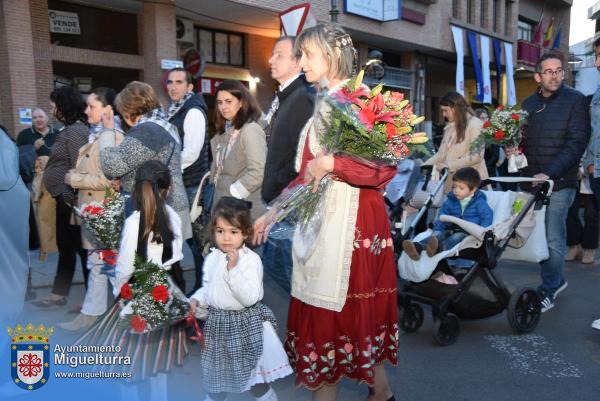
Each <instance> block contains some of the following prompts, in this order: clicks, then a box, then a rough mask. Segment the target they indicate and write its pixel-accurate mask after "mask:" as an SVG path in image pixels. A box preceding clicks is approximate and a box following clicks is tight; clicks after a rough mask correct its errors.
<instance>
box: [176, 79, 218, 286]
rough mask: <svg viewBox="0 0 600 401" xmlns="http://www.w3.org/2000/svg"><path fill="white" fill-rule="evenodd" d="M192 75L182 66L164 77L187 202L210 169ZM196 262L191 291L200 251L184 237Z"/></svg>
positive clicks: (198, 280) (200, 105)
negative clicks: (178, 146) (176, 133)
mask: <svg viewBox="0 0 600 401" xmlns="http://www.w3.org/2000/svg"><path fill="white" fill-rule="evenodd" d="M193 89H194V85H193V83H192V76H191V74H190V73H189V71H187V70H185V69H183V68H173V69H172V70H170V71H169V75H168V77H167V91H168V92H169V97H170V98H171V105H170V106H169V122H170V123H171V124H173V125H175V126H176V127H177V131H179V138H180V144H181V171H182V173H183V185H184V186H185V191H186V194H187V197H188V202H189V204H190V207H191V203H192V202H193V201H194V197H195V195H196V191H197V190H198V186H199V184H200V181H201V180H202V177H203V176H204V174H206V173H207V172H208V170H209V169H210V163H209V149H208V147H209V145H208V139H209V138H208V119H207V118H206V110H207V108H206V103H205V102H204V98H203V97H202V95H201V94H200V93H194V91H193ZM187 244H188V245H189V246H190V249H191V250H192V255H193V256H194V264H195V265H196V266H195V267H196V283H195V284H194V288H193V290H192V291H194V290H196V289H198V288H200V286H201V285H202V264H203V262H204V260H203V258H202V251H201V250H200V248H199V246H200V243H199V241H198V240H196V239H195V237H192V238H190V239H188V240H187Z"/></svg>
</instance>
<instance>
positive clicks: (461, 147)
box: [424, 92, 488, 193]
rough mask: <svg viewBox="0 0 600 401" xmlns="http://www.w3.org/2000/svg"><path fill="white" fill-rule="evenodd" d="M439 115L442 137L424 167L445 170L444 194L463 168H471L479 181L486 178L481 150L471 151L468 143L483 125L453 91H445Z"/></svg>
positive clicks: (450, 188) (479, 131) (486, 173)
mask: <svg viewBox="0 0 600 401" xmlns="http://www.w3.org/2000/svg"><path fill="white" fill-rule="evenodd" d="M440 108H441V110H442V115H443V116H444V118H446V120H448V124H446V127H445V128H444V137H443V139H442V143H441V144H440V148H439V149H438V151H437V153H436V154H434V155H433V156H431V157H430V158H429V159H428V160H427V161H426V162H425V163H424V164H425V165H432V166H435V168H436V170H437V171H438V172H441V171H442V170H443V169H445V168H447V169H448V179H447V180H446V183H445V185H444V192H445V193H448V192H450V191H451V190H452V177H453V176H454V173H456V171H458V170H460V169H461V168H463V167H473V168H474V169H475V170H477V172H478V173H479V176H480V177H481V179H482V180H485V179H486V178H488V171H487V167H486V166H485V159H484V156H483V155H484V149H481V150H477V151H474V150H472V149H471V144H472V143H473V142H474V141H475V139H477V137H479V135H481V128H482V126H483V122H482V121H481V120H480V119H478V118H477V117H476V116H475V112H474V111H473V109H471V106H469V104H468V103H467V101H466V100H465V98H464V97H463V96H462V95H461V94H460V93H457V92H448V93H446V94H445V95H444V96H443V97H442V99H441V100H440Z"/></svg>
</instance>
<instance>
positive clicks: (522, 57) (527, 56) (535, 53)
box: [517, 40, 540, 66]
mask: <svg viewBox="0 0 600 401" xmlns="http://www.w3.org/2000/svg"><path fill="white" fill-rule="evenodd" d="M538 58H540V45H536V44H535V43H531V42H528V41H526V40H519V41H517V63H521V64H526V65H531V66H533V65H535V63H536V61H537V60H538Z"/></svg>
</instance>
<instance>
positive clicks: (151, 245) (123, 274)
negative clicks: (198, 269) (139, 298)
mask: <svg viewBox="0 0 600 401" xmlns="http://www.w3.org/2000/svg"><path fill="white" fill-rule="evenodd" d="M166 209H167V215H168V217H169V223H170V224H171V230H172V231H173V243H172V247H173V255H172V257H171V259H169V260H167V261H166V262H165V263H163V262H162V250H163V246H162V244H157V243H155V242H152V238H150V239H149V240H148V248H147V256H148V260H150V261H152V262H154V263H156V264H157V265H159V266H162V267H163V268H164V269H165V270H169V269H170V268H171V265H172V264H173V263H175V262H177V261H180V260H181V259H183V252H182V247H183V241H182V238H181V219H180V218H179V215H178V214H177V213H176V212H175V211H174V210H173V209H172V208H171V206H169V205H166ZM139 227H140V212H138V211H135V212H133V213H132V214H131V216H129V217H128V218H127V219H126V220H125V224H124V225H123V232H122V233H121V244H120V246H119V257H118V259H117V266H116V269H115V286H114V287H113V293H114V295H115V297H116V296H118V295H119V293H120V291H121V286H123V284H125V283H126V282H128V281H129V279H130V278H131V276H132V275H133V272H134V270H135V267H134V265H133V263H134V261H135V251H136V249H137V240H138V231H139ZM150 237H152V234H151V235H150Z"/></svg>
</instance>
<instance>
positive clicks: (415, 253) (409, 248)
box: [402, 240, 421, 260]
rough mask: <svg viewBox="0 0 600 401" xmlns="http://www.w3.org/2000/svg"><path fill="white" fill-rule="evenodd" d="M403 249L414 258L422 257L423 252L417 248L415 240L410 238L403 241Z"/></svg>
mask: <svg viewBox="0 0 600 401" xmlns="http://www.w3.org/2000/svg"><path fill="white" fill-rule="evenodd" d="M402 249H403V250H404V253H406V254H407V255H408V257H409V258H411V259H412V260H419V259H421V252H420V251H419V250H417V247H416V246H415V243H414V242H412V241H410V240H404V241H402Z"/></svg>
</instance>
